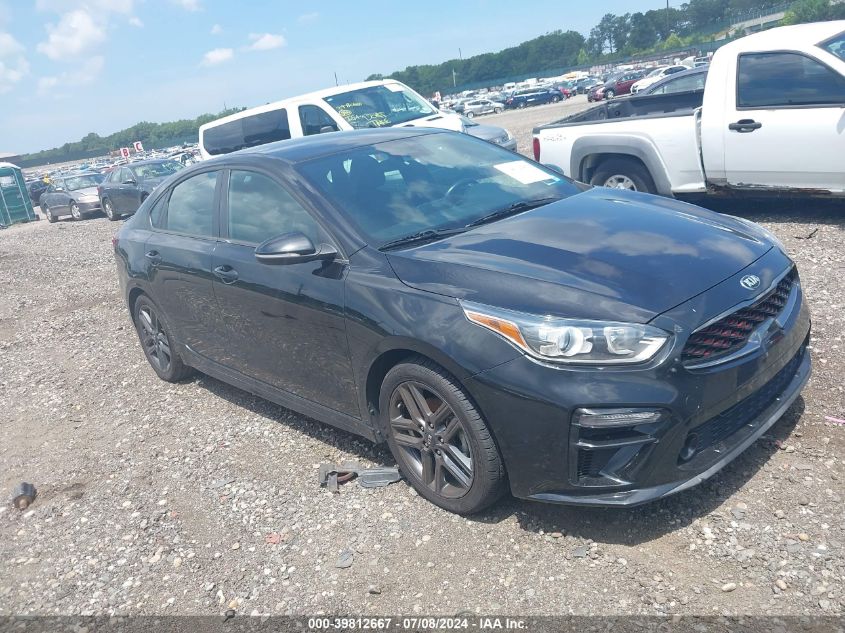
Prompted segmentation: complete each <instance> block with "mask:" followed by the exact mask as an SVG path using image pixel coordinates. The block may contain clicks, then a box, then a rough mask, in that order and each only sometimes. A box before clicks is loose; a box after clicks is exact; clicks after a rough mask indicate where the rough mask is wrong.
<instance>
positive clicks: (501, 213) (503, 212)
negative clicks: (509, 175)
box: [466, 196, 561, 229]
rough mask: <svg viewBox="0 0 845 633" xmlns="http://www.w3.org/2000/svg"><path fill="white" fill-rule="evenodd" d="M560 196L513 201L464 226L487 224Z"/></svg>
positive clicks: (547, 202)
mask: <svg viewBox="0 0 845 633" xmlns="http://www.w3.org/2000/svg"><path fill="white" fill-rule="evenodd" d="M560 199H561V198H560V197H559V196H548V197H546V198H534V199H533V200H523V201H522V202H514V203H513V204H512V205H509V206H507V207H504V208H502V209H497V210H496V211H493V212H492V213H488V214H487V215H484V216H482V217H480V218H478V219H477V220H473V221H472V222H470V223H469V224H467V225H466V228H468V229H469V228H472V227H474V226H480V225H482V224H487V223H489V222H495V221H496V220H501V219H502V218H506V217H508V216H509V215H516V214H517V213H522V212H523V211H528V210H530V209H536V208H537V207H542V206H545V205H547V204H551V203H552V202H557V201H558V200H560Z"/></svg>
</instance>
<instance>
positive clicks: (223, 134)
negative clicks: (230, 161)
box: [203, 108, 290, 156]
mask: <svg viewBox="0 0 845 633" xmlns="http://www.w3.org/2000/svg"><path fill="white" fill-rule="evenodd" d="M289 138H290V125H289V124H288V112H287V110H285V109H284V108H280V109H278V110H270V111H269V112H262V113H260V114H253V115H251V116H245V117H242V118H240V119H236V120H235V121H229V122H228V123H223V124H221V125H217V126H214V127H210V128H208V129H206V130H205V132H203V145H204V146H205V151H207V152H208V153H209V154H211V155H212V156H217V155H220V154H228V153H230V152H236V151H237V150H239V149H244V148H245V147H255V146H257V145H264V144H265V143H272V142H274V141H286V140H288V139H289Z"/></svg>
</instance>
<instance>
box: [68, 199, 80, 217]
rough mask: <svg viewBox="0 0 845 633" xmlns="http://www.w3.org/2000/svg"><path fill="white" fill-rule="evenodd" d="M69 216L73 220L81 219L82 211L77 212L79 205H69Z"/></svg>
mask: <svg viewBox="0 0 845 633" xmlns="http://www.w3.org/2000/svg"><path fill="white" fill-rule="evenodd" d="M70 214H71V215H72V216H73V219H74V220H81V219H82V211H80V210H79V205H78V204H76V203H75V202H71V203H70Z"/></svg>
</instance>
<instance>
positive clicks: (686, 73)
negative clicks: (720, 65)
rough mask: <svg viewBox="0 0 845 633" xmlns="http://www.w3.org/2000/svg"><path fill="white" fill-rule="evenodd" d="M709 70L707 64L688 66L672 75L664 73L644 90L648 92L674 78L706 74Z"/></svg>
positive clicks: (670, 81)
mask: <svg viewBox="0 0 845 633" xmlns="http://www.w3.org/2000/svg"><path fill="white" fill-rule="evenodd" d="M709 70H710V65H709V64H708V65H707V66H698V67H696V68H689V69H687V70H683V71H681V72H679V73H675V74H674V75H666V76H665V77H663V78H662V79H661V80H660V81H655V82H654V83H653V84H651V85H650V86H649V87H648V88H646V90H647V91H649V92H650V91H652V90H655V89H657V88H659V87H660V86H665V85H666V84H668V83H672V82H673V81H675V80H676V79H680V78H681V77H689V76H690V75H706V74H707V71H709Z"/></svg>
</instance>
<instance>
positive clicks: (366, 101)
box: [325, 84, 437, 129]
mask: <svg viewBox="0 0 845 633" xmlns="http://www.w3.org/2000/svg"><path fill="white" fill-rule="evenodd" d="M325 101H326V102H327V103H328V104H329V105H330V106H331V107H333V108H334V109H335V110H337V113H338V114H340V116H342V117H343V118H344V119H346V121H347V122H348V123H349V125H351V126H352V127H353V128H355V129H361V128H373V127H390V126H392V125H400V124H402V123H407V122H408V121H413V120H415V119H419V118H421V117H424V116H429V115H431V114H437V112H436V111H435V110H434V108H432V107H431V106H430V105H429V104H428V103H426V102H425V101H423V100H422V99H421V98H420V97H418V96H417V95H415V94H414V93H412V92H411V91H409V90H406V89H405V88H403V87H402V86H400V85H398V84H388V85H386V86H370V87H368V88H361V89H359V90H350V91H349V92H342V93H340V94H336V95H332V96H330V97H325Z"/></svg>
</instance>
